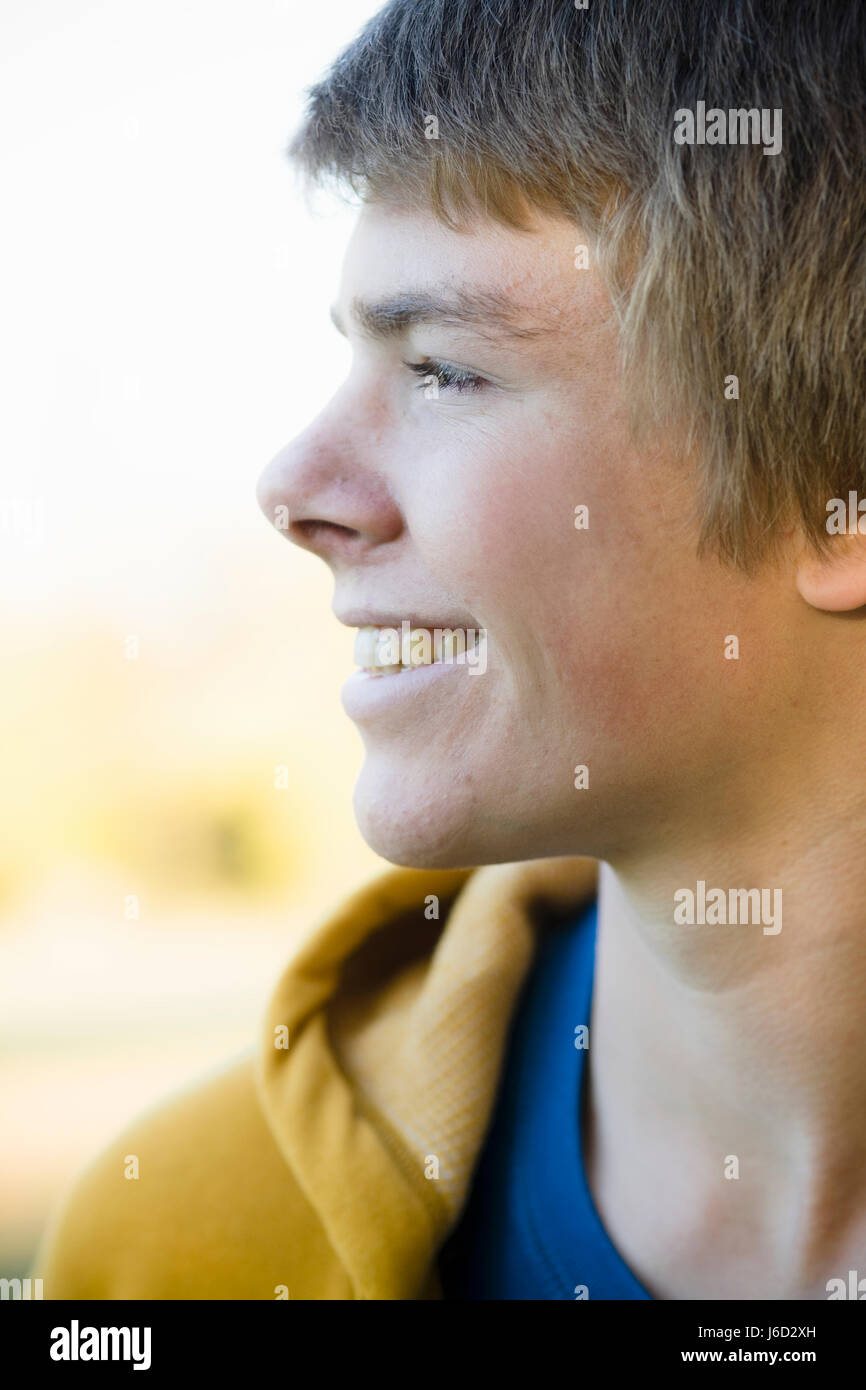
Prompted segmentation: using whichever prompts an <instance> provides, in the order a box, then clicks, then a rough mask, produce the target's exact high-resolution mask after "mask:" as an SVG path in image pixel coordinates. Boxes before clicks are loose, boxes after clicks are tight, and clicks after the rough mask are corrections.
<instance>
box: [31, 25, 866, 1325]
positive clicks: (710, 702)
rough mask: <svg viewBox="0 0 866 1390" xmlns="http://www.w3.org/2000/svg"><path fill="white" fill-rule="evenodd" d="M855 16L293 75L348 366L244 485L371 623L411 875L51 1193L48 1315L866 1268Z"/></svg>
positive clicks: (864, 279)
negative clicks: (210, 1063) (202, 1077)
mask: <svg viewBox="0 0 866 1390" xmlns="http://www.w3.org/2000/svg"><path fill="white" fill-rule="evenodd" d="M864 35H866V26H864V18H863V13H862V10H861V9H860V7H859V6H858V5H855V4H854V3H853V0H851V3H848V2H847V0H839V2H838V3H837V4H835V5H833V6H827V7H813V6H804V5H801V4H799V3H791V4H788V3H785V0H777V3H770V0H767V3H760V2H759V0H752V3H747V0H723V2H722V3H720V4H717V5H714V6H712V7H709V6H696V5H694V4H693V3H692V0H672V3H670V4H666V5H663V6H659V5H656V4H649V3H643V2H642V0H638V2H637V3H629V4H625V3H614V0H591V3H590V4H589V5H588V6H587V7H586V8H579V7H577V6H576V5H574V4H572V3H570V2H569V3H566V0H537V3H534V4H532V5H527V4H525V3H523V0H431V2H430V3H425V4H417V3H415V0H393V2H392V3H391V4H389V5H387V6H386V8H385V9H384V10H383V11H382V12H381V14H380V15H379V16H378V17H377V18H376V19H375V20H374V21H373V22H372V23H371V24H370V25H369V26H368V28H367V29H366V30H365V31H364V32H363V33H362V34H361V35H360V37H359V38H358V39H357V40H356V41H355V42H354V43H353V44H352V45H351V46H350V48H349V49H348V50H347V51H346V52H345V53H344V54H343V55H342V57H341V58H340V59H339V60H338V61H337V63H336V64H335V66H334V67H333V69H332V71H331V72H330V74H329V75H328V76H327V77H326V78H325V79H324V81H323V82H321V83H320V84H319V85H318V86H317V87H315V88H314V89H313V91H312V93H311V99H310V107H309V113H308V116H307V119H306V121H305V123H304V126H303V128H302V130H301V131H300V132H299V134H298V136H297V137H296V140H295V142H294V145H293V149H292V153H293V155H294V158H295V159H296V160H297V162H298V164H299V165H300V167H301V168H302V169H303V170H304V171H305V172H306V173H307V174H308V175H310V176H312V177H322V176H333V175H336V176H337V177H338V178H340V179H342V180H343V181H344V182H347V183H348V184H349V185H350V186H352V187H354V188H355V190H356V191H357V192H359V193H360V194H361V195H362V199H363V205H362V209H361V211H360V214H359V217H358V221H357V226H356V230H355V232H354V235H353V237H352V240H351V243H350V245H349V248H348V252H347V255H346V259H345V263H344V267H343V272H342V280H341V283H340V286H339V292H338V294H337V298H336V304H335V308H334V310H333V316H334V319H335V322H336V324H337V326H338V328H339V330H340V331H341V332H343V333H344V334H345V335H346V336H347V337H348V339H349V341H350V342H351V344H352V348H353V353H354V356H353V365H352V369H351V372H350V374H349V376H348V377H347V379H346V380H345V381H344V382H343V383H342V384H341V385H340V386H339V388H338V389H337V391H336V393H335V395H334V396H333V399H332V400H331V401H330V403H329V404H328V405H327V407H326V408H325V409H324V410H323V411H322V413H321V414H320V415H319V417H318V418H317V419H316V420H314V421H313V422H312V423H311V424H310V425H309V427H308V429H307V430H306V431H305V432H304V433H303V435H301V436H300V437H299V438H297V439H296V440H294V441H293V443H292V444H291V445H290V446H288V447H287V448H286V449H285V451H284V452H283V453H281V454H280V455H278V457H277V458H276V459H275V460H274V461H273V463H272V464H271V465H270V467H269V468H268V469H267V471H266V472H265V474H264V476H263V478H262V480H261V483H260V488H259V497H260V501H261V505H262V507H263V509H264V511H265V512H266V514H267V515H268V516H269V518H270V519H271V520H272V521H273V522H274V524H275V525H276V526H277V527H278V528H279V529H283V530H285V531H286V532H287V534H288V537H289V539H291V540H293V541H295V542H296V543H297V544H299V545H302V546H304V547H306V548H308V549H309V550H311V551H312V552H313V553H314V554H316V555H318V556H319V557H321V558H322V559H323V560H325V561H326V563H327V564H328V565H329V566H330V567H331V569H332V571H333V574H334V577H335V591H334V611H335V614H336V617H337V618H338V619H339V620H340V621H341V622H344V623H346V624H348V625H350V626H352V627H357V628H359V629H373V630H374V631H372V632H364V633H362V635H361V636H360V637H359V639H358V646H357V659H358V664H359V666H360V667H362V668H366V669H364V670H362V671H361V672H359V673H358V674H356V675H355V676H353V677H351V678H350V680H349V681H348V682H347V684H346V686H345V687H344V692H343V700H344V705H345V708H346V711H347V713H348V715H349V716H350V717H351V718H352V719H353V720H355V722H356V724H357V726H358V729H359V730H360V733H361V735H362V738H363V741H364V745H365V752H366V758H365V762H364V766H363V770H362V772H361V775H360V779H359V782H358V784H357V789H356V795H355V807H356V813H357V818H358V822H359V825H360V828H361V830H362V833H363V834H364V836H365V838H366V839H367V840H368V842H369V843H370V844H371V845H372V847H373V848H374V849H375V850H376V851H377V852H378V853H379V854H381V855H382V856H383V857H384V858H385V859H387V860H389V861H391V862H392V863H393V864H394V865H398V866H405V867H398V868H395V869H393V870H390V871H389V872H387V873H385V875H384V876H383V877H382V878H381V879H379V880H378V881H377V882H375V883H373V884H372V885H371V886H370V887H369V888H367V889H365V890H363V891H362V892H360V893H359V894H357V895H356V896H355V897H354V898H353V899H352V900H351V901H350V902H349V903H347V904H345V905H344V906H343V907H342V908H341V909H340V910H339V911H338V912H336V913H335V914H334V915H332V916H331V917H330V918H329V919H328V920H326V921H325V922H324V924H323V925H320V926H319V927H318V928H317V929H316V930H315V931H314V932H312V933H311V934H310V936H309V938H308V939H307V940H306V941H305V942H304V943H303V944H302V946H301V947H300V948H299V949H298V951H297V952H296V953H295V955H294V957H293V959H292V960H291V962H290V963H289V966H288V968H287V971H286V973H285V975H284V977H283V979H282V980H281V982H280V984H279V986H278V988H277V990H276V993H275V995H274V998H273V1001H272V1005H271V1008H270V1011H269V1015H268V1018H267V1020H266V1026H265V1029H264V1036H263V1041H262V1046H261V1048H260V1049H259V1050H257V1052H256V1053H255V1055H254V1056H251V1057H250V1058H248V1059H245V1061H244V1062H243V1064H242V1065H240V1066H234V1067H233V1068H232V1069H231V1070H229V1071H227V1072H226V1073H225V1074H224V1075H222V1076H221V1077H219V1078H218V1079H217V1080H216V1081H211V1082H209V1083H208V1084H206V1085H203V1086H201V1087H200V1088H199V1089H197V1090H196V1091H194V1092H193V1093H192V1094H190V1095H187V1096H184V1097H182V1098H180V1099H179V1100H177V1101H175V1102H173V1103H171V1104H168V1105H166V1106H164V1107H163V1108H161V1109H160V1110H159V1111H157V1112H156V1113H155V1114H153V1115H152V1116H150V1117H149V1118H147V1119H146V1120H144V1121H142V1122H141V1123H140V1124H139V1125H137V1126H135V1127H134V1128H133V1130H132V1131H130V1132H129V1133H127V1134H125V1135H123V1136H121V1138H120V1139H119V1140H118V1142H117V1144H116V1145H115V1146H114V1147H113V1148H112V1149H111V1150H110V1151H108V1152H107V1153H105V1154H104V1155H102V1156H101V1157H100V1159H99V1160H98V1161H97V1163H95V1164H94V1165H93V1166H92V1168H91V1170H90V1171H89V1173H88V1174H87V1175H86V1177H85V1178H84V1179H82V1180H81V1181H80V1182H79V1185H78V1187H77V1189H76V1191H75V1193H74V1194H73V1197H72V1199H71V1200H70V1201H69V1203H68V1204H67V1206H66V1208H65V1210H64V1212H63V1213H62V1215H61V1217H60V1218H59V1220H58V1223H57V1224H56V1226H55V1228H54V1229H53V1230H52V1232H51V1233H50V1236H49V1238H48V1239H47V1241H46V1245H45V1247H44V1250H43V1253H42V1254H41V1256H40V1258H39V1260H37V1264H36V1265H35V1266H34V1271H33V1272H34V1273H35V1274H40V1275H42V1276H43V1277H44V1283H45V1294H46V1297H91V1298H116V1297H142V1298H183V1297H204V1298H208V1297H227V1298H232V1297H236V1298H273V1297H279V1296H290V1297H292V1298H315V1299H320V1298H325V1299H329V1298H338V1299H340V1298H389V1299H390V1298H395V1299H412V1298H439V1297H443V1296H444V1297H448V1298H503V1299H509V1298H567V1299H572V1298H585V1297H589V1298H590V1299H598V1298H601V1299H604V1298H614V1299H639V1298H657V1299H684V1298H699V1299H716V1298H718V1299H727V1298H748V1299H770V1298H784V1299H824V1298H827V1297H828V1296H836V1294H835V1290H836V1289H837V1284H836V1283H835V1281H836V1280H843V1281H847V1279H848V1272H849V1271H850V1270H855V1271H861V1272H862V1273H863V1274H864V1275H866V1043H864V1039H863V1034H862V1017H863V1002H862V1001H863V997H864V990H866V929H864V928H866V921H864V906H863V904H864V901H866V859H864V856H863V853H862V845H863V837H864V830H866V787H864V782H863V777H862V771H861V769H862V766H863V760H864V757H866V705H864V700H863V693H862V671H863V666H864V660H866V627H864V623H863V621H862V619H863V613H864V610H866V536H864V535H863V534H861V532H860V529H859V526H858V517H859V515H860V512H859V505H860V504H859V498H860V497H863V498H864V506H863V510H864V511H866V479H864V466H863V453H862V441H863V438H864V433H866V431H864V419H863V416H864V400H863V393H862V383H863V370H864V364H866V334H864V324H866V314H864V307H866V304H864V297H866V292H864V286H866V274H864V272H866V207H864V194H863V188H864V182H863V172H864V170H863V162H864V161H863V151H864V149H866V111H864V76H866V43H864ZM834 499H837V500H835V501H834ZM834 518H835V522H836V524H835V525H832V526H830V527H829V529H828V525H827V523H828V521H833V520H834ZM840 518H841V520H840ZM852 518H853V524H850V523H851V520H852ZM842 520H844V521H845V523H846V524H845V526H844V528H843V526H842ZM863 525H864V528H866V521H864V523H863ZM404 624H405V625H406V626H404ZM437 629H439V630H440V635H439V637H438V638H437V636H436V630H437ZM441 630H450V632H451V634H452V635H451V636H450V637H445V638H443V637H442V635H441ZM455 632H457V633H458V636H457V637H455V636H454V635H453V634H454V633H455ZM461 634H462V635H461ZM395 642H396V643H397V645H395ZM464 642H465V644H466V647H467V651H466V654H465V655H461V654H462V652H463V644H464ZM455 651H456V652H457V658H456V659H455V657H454V653H455ZM437 657H438V659H436V658H437ZM130 1152H134V1153H136V1154H137V1155H138V1156H139V1162H140V1171H141V1175H142V1180H141V1181H140V1182H138V1183H125V1182H124V1179H123V1156H124V1155H125V1154H128V1153H130ZM864 1287H866V1285H864Z"/></svg>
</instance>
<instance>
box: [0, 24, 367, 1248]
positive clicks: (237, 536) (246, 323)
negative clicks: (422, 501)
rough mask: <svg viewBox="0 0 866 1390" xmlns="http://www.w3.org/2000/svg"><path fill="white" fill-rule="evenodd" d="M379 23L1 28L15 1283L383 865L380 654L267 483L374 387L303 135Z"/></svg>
mask: <svg viewBox="0 0 866 1390" xmlns="http://www.w3.org/2000/svg"><path fill="white" fill-rule="evenodd" d="M377 8H378V6H377V5H376V4H373V3H372V2H371V0H331V3H329V4H327V5H317V4H312V3H306V2H305V0H182V3H179V0H104V3H95V0H94V2H93V3H88V0H28V2H27V3H26V4H19V5H17V6H13V5H5V6H4V7H3V9H2V12H0V189H2V207H3V215H2V219H0V382H2V388H0V396H2V409H0V598H2V609H0V691H2V696H0V699H2V723H0V759H2V768H3V784H2V794H0V981H2V983H0V1042H2V1044H3V1049H4V1053H5V1060H4V1063H3V1069H2V1075H0V1134H2V1136H3V1137H2V1139H0V1146H2V1147H0V1274H6V1275H13V1274H14V1273H15V1272H16V1270H17V1269H19V1268H20V1267H21V1266H22V1265H23V1264H24V1263H26V1260H27V1258H28V1256H29V1252H30V1251H31V1249H32V1247H33V1243H34V1241H35V1239H36V1237H37V1235H38V1232H39V1229H40V1228H41V1226H42V1224H43V1222H44V1219H45V1215H46V1212H47V1211H48V1210H49V1209H50V1207H51V1205H52V1203H53V1202H54V1201H55V1200H56V1197H57V1194H58V1192H59V1191H60V1190H61V1189H62V1187H63V1186H64V1185H65V1184H66V1183H67V1182H69V1181H70V1180H71V1177H72V1176H73V1174H74V1173H75V1171H76V1170H77V1169H78V1168H79V1167H80V1164H81V1163H82V1162H83V1161H84V1160H85V1159H87V1158H88V1157H89V1156H91V1155H92V1153H93V1152H95V1151H96V1149H98V1147H99V1146H100V1145H101V1144H102V1143H103V1142H106V1141H107V1140H108V1139H109V1138H110V1137H111V1136H112V1135H113V1134H115V1133H116V1132H117V1130H118V1129H119V1128H120V1127H121V1126H122V1125H123V1124H125V1123H126V1121H127V1120H128V1119H129V1118H131V1117H132V1116H134V1115H135V1114H137V1113H139V1112H140V1111H141V1110H142V1108H144V1107H145V1106H146V1105H148V1104H150V1103H152V1102H154V1101H156V1100H158V1099H159V1098H160V1097H161V1096H163V1095H165V1094H167V1093H168V1092H169V1091H171V1090H175V1089H178V1088H179V1087H180V1086H181V1085H183V1084H186V1083H187V1082H188V1081H189V1080H192V1079H194V1078H195V1077H197V1076H199V1075H201V1074H202V1072H203V1070H207V1069H208V1068H210V1067H213V1066H217V1065H220V1064H221V1062H222V1061H223V1060H224V1059H225V1058H227V1057H229V1056H231V1055H232V1054H233V1053H235V1052H237V1051H239V1050H241V1049H242V1048H244V1047H246V1046H248V1045H250V1044H251V1043H253V1042H254V1041H255V1039H256V1032H257V1028H258V1023H259V1018H260V1016H261V1012H262V1010H263V1007H264V1004H265V1002H266V999H267V994H268V992H269V990H270V988H271V987H272V985H273V983H274V981H275V979H276V976H277V974H278V972H279V969H280V966H281V964H282V962H283V961H284V959H285V957H286V955H287V953H288V949H289V948H290V946H291V943H292V940H293V939H295V935H296V933H297V932H298V931H301V930H304V929H306V928H307V927H308V926H309V925H310V924H311V922H312V921H314V920H315V918H316V917H317V916H321V915H322V914H323V913H325V912H326V911H327V910H328V908H329V907H330V906H332V905H333V904H334V903H335V902H336V901H338V900H339V898H340V896H341V895H342V893H343V892H345V891H346V889H347V888H348V887H351V886H354V885H355V884H356V883H357V882H360V881H362V880H363V879H365V878H368V877H369V876H370V874H371V873H372V872H375V871H376V870H377V869H378V868H379V867H380V865H379V862H378V861H376V860H375V858H374V856H373V855H372V854H371V853H370V851H369V850H368V849H367V847H366V846H365V845H364V844H363V842H362V841H361V839H360V836H359V835H358V832H357V830H356V828H355V825H354V821H353V819H352V815H351V806H350V797H351V789H352V785H353V782H354V780H355V777H356V775H357V770H358V767H359V764H360V758H361V750H360V743H359V741H358V739H357V736H356V735H355V733H354V730H353V729H352V727H351V726H350V725H349V723H348V721H347V720H346V719H345V717H344V716H343V714H342V711H341V710H340V707H339V702H338V690H339V685H340V683H341V681H342V680H343V679H344V678H345V676H346V675H347V674H348V672H349V670H350V669H351V665H352V663H351V636H350V634H348V633H346V632H345V631H344V630H343V629H341V628H339V627H338V625H337V624H336V621H335V620H334V619H333V617H332V615H331V613H330V607H329V604H330V596H331V581H330V577H329V575H328V573H327V571H326V569H325V567H324V566H323V565H321V563H320V562H318V561H317V560H315V559H314V558H313V557H311V556H309V555H304V554H301V553H300V552H297V551H295V549H294V547H291V546H289V545H287V544H286V542H285V540H284V539H282V538H281V537H279V536H277V535H276V534H275V533H273V532H271V530H270V528H269V527H268V525H267V523H266V522H265V520H264V518H263V517H262V516H261V514H260V513H259V511H258V508H257V505H256V502H255V497H254V489H255V483H256V479H257V477H258V475H259V473H260V471H261V469H262V468H263V467H264V465H265V464H266V462H267V461H268V459H269V458H270V457H271V456H272V455H273V454H274V453H275V452H276V451H277V450H278V449H279V448H280V447H281V446H282V445H283V444H284V443H285V442H286V441H287V440H288V439H290V438H291V437H292V436H293V435H294V434H295V433H297V432H298V431H299V430H300V429H301V428H302V427H303V426H304V425H305V424H306V423H307V422H308V421H309V419H310V418H311V416H312V415H313V414H314V413H315V412H316V411H317V410H318V409H319V408H320V407H321V405H322V404H324V402H325V401H326V400H327V398H328V397H329V395H330V394H331V392H332V391H333V390H334V389H335V387H336V385H337V384H338V383H339V381H340V380H341V379H342V376H343V375H344V373H345V371H346V370H347V368H348V350H347V348H346V346H345V344H344V343H343V342H342V340H341V339H340V338H339V337H338V335H337V334H336V333H335V331H334V329H333V328H332V327H331V325H330V323H329V321H328V315H327V310H328V305H329V304H330V303H331V301H332V299H333V297H334V293H335V290H336V285H337V279H338V274H339V265H340V258H341V254H342V249H343V246H344V245H345V241H346V238H347V236H348V233H349V231H350V228H351V223H352V220H353V213H352V211H351V209H349V208H340V207H339V205H337V204H335V203H333V202H331V201H328V200H324V199H322V200H318V202H317V206H318V207H319V212H318V215H311V214H310V211H309V209H308V207H307V204H306V203H305V202H304V200H303V198H302V196H301V191H300V189H299V187H298V185H297V182H296V180H295V178H294V177H293V175H292V174H291V172H290V171H289V168H288V165H287V164H286V161H285V158H284V155H283V148H284V146H285V143H286V141H287V139H288V137H289V135H290V134H291V132H292V130H293V129H294V127H295V126H296V124H297V122H298V120H299V117H300V114H301V110H302V101H303V91H304V88H305V87H307V86H308V85H310V84H311V83H312V82H313V81H315V79H316V78H317V77H318V76H319V75H321V73H322V72H323V71H324V69H325V68H326V66H327V64H328V63H329V61H330V60H331V59H333V58H334V57H335V56H336V54H337V53H338V51H339V50H340V49H341V48H342V47H343V45H344V44H345V43H346V42H348V41H349V39H350V38H351V37H352V36H353V34H354V33H355V32H356V31H357V29H358V28H359V27H360V26H361V25H362V23H363V22H364V21H365V20H366V19H367V18H368V17H369V15H370V14H372V13H373V12H374V11H375V10H376V9H377ZM131 635H132V636H135V637H136V638H137V639H138V643H139V657H138V659H137V660H134V661H130V660H128V659H126V657H125V648H124V642H125V639H126V638H127V637H129V636H131ZM277 764H283V765H286V766H288V767H289V769H290V783H291V785H290V787H289V789H288V791H284V792H278V791H276V790H275V789H274V786H273V769H274V766H275V765H277ZM226 827H228V828H226ZM227 846H228V848H227ZM232 847H234V848H232ZM238 866H240V867H238ZM130 894H135V895H136V896H137V897H138V899H139V902H140V917H139V919H138V920H129V919H128V918H127V917H126V916H125V903H126V902H127V898H128V895H130Z"/></svg>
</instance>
